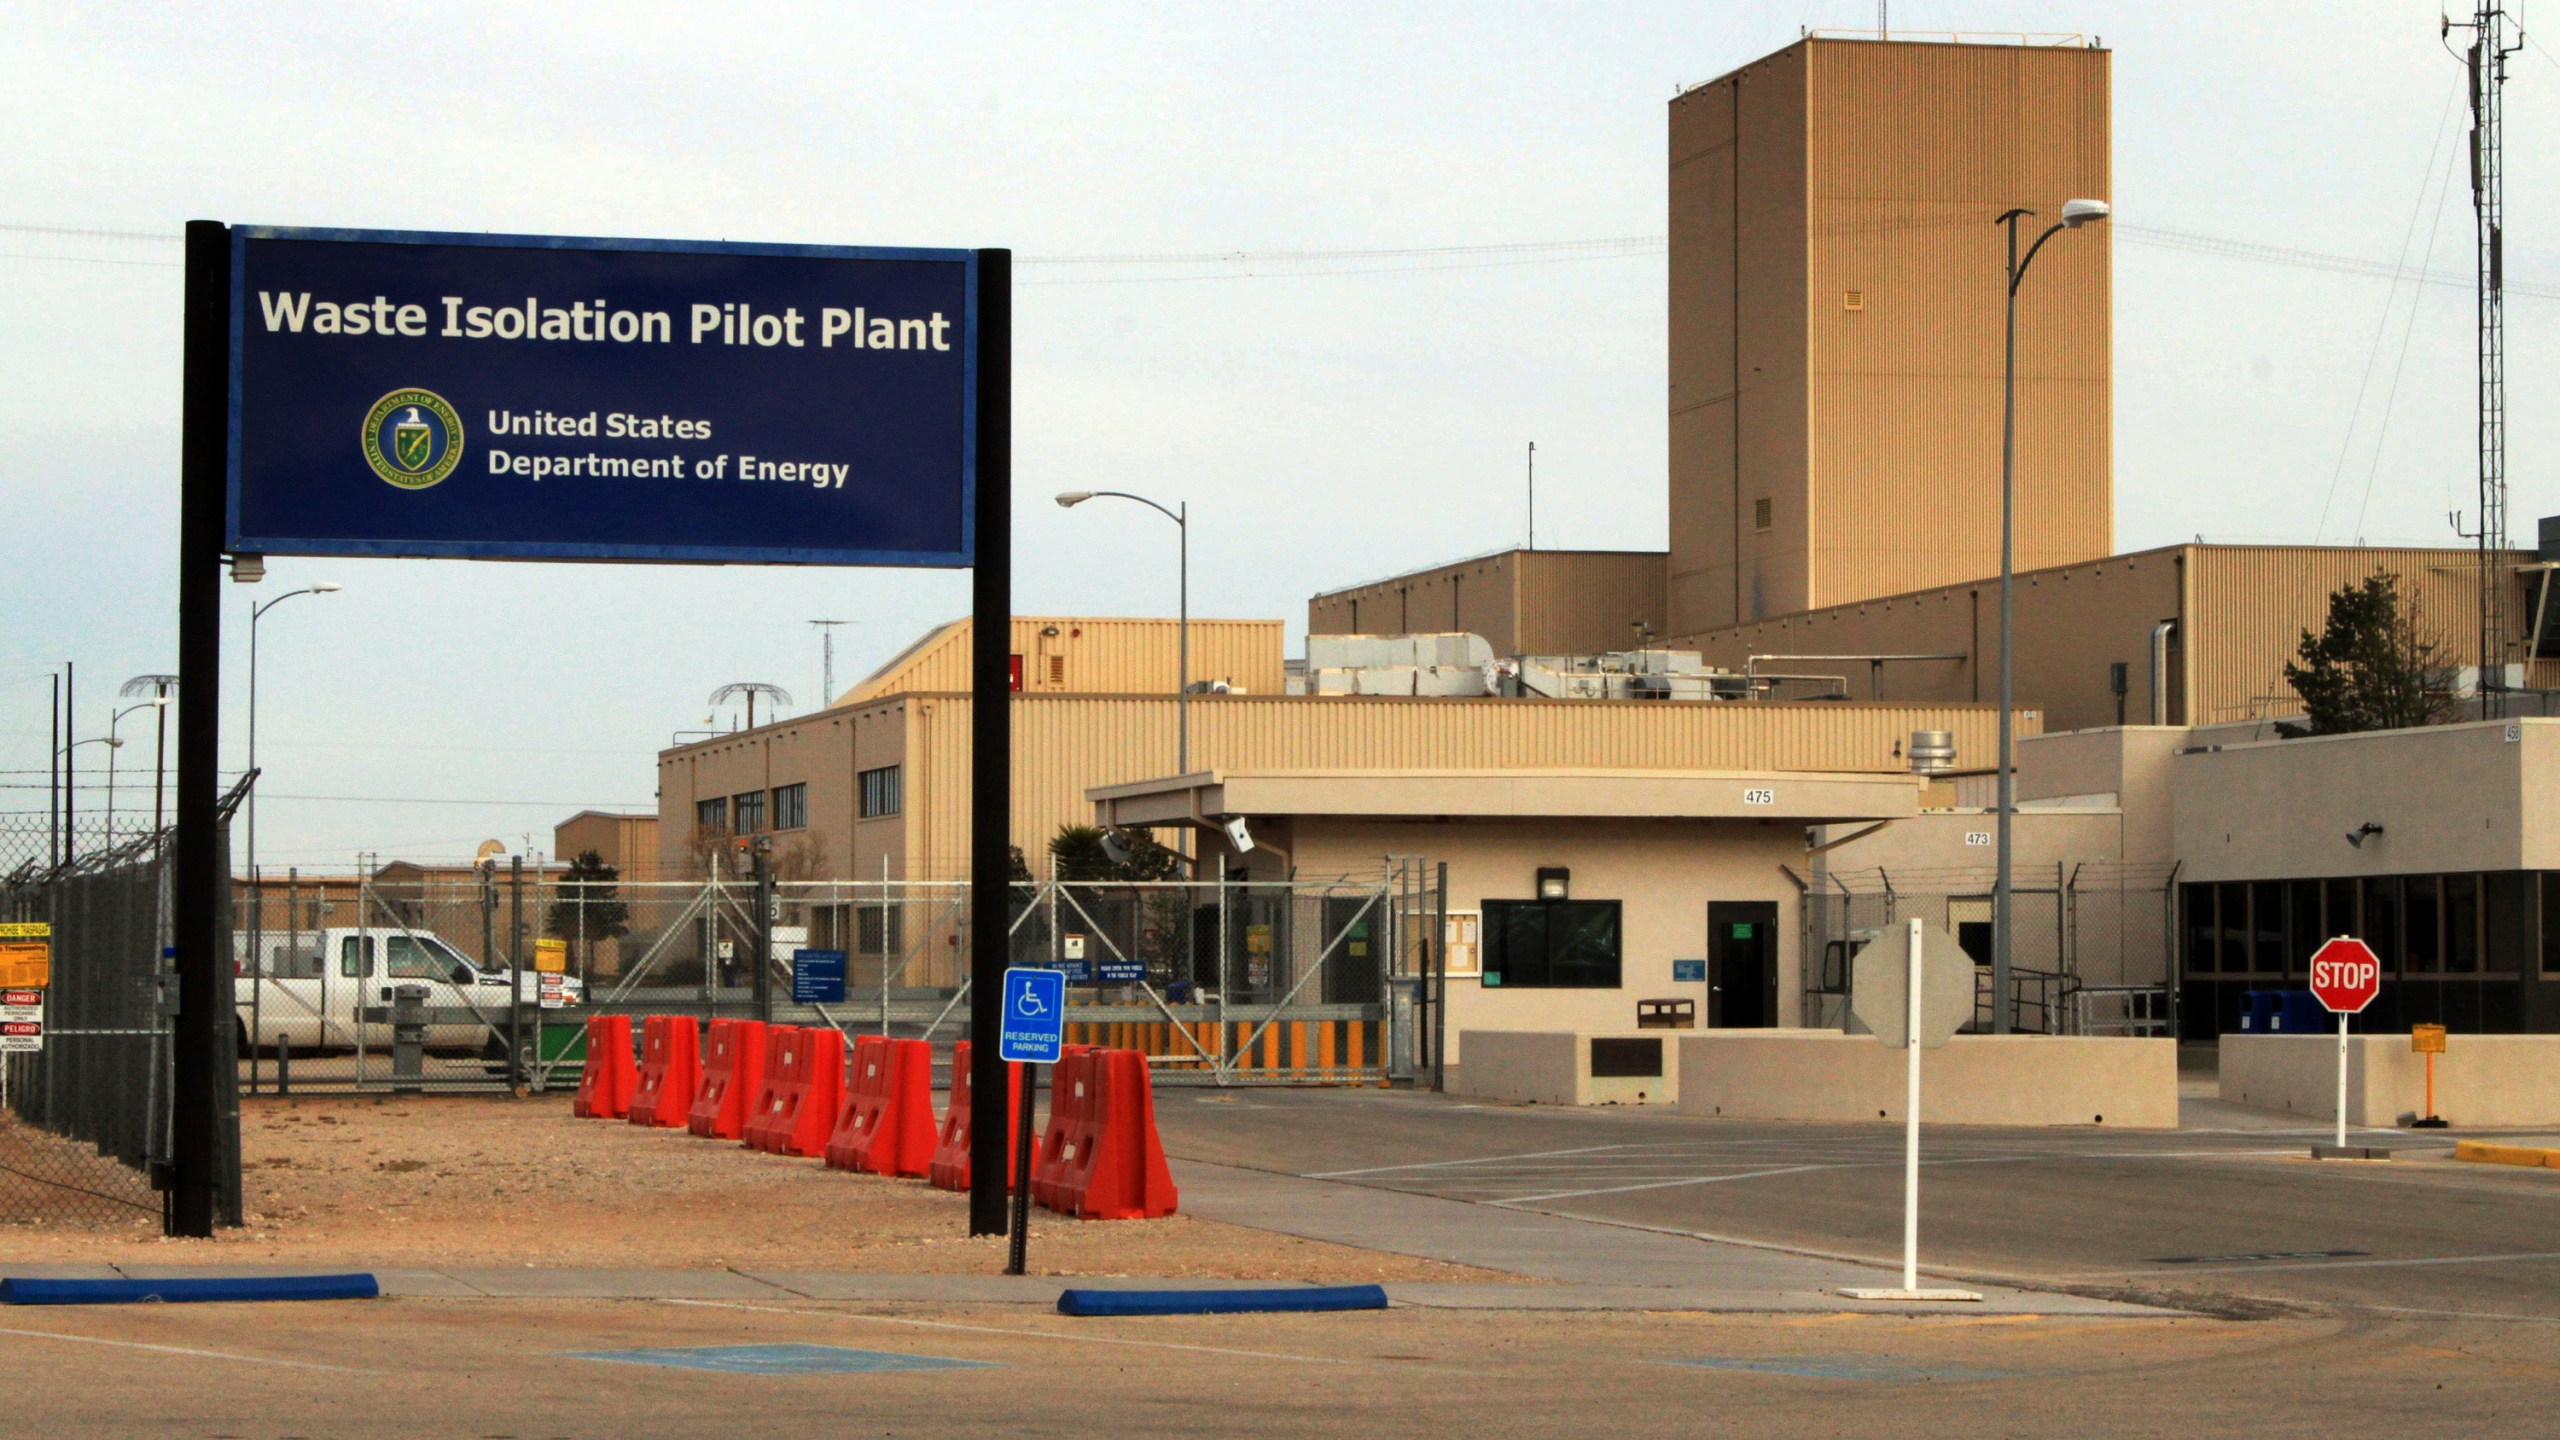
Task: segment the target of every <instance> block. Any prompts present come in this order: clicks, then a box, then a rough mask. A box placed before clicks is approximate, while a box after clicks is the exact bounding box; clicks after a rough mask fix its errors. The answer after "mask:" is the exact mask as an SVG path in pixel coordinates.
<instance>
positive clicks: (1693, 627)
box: [1666, 38, 2114, 635]
mask: <svg viewBox="0 0 2560 1440" xmlns="http://www.w3.org/2000/svg"><path fill="white" fill-rule="evenodd" d="M1670 121H1671V126H1670V129H1671V144H1670V169H1671V182H1670V202H1671V266H1670V362H1671V373H1670V568H1669V575H1668V578H1667V585H1666V604H1667V608H1668V611H1669V618H1668V624H1667V626H1666V629H1667V631H1668V633H1670V634H1673V635H1686V634H1693V633H1696V632H1699V631H1704V630H1709V629H1714V628H1717V627H1721V626H1727V625H1733V624H1741V623H1748V622H1751V621H1754V620H1759V619H1762V618H1764V617H1768V616H1774V615H1783V614H1788V613H1791V612H1795V611H1802V610H1812V609H1819V608H1822V607H1825V606H1832V605H1840V604H1846V603H1851V602H1854V601H1857V600H1861V599H1865V598H1868V597H1871V596H1881V595H1894V594H1901V593H1905V592H1909V591H1914V590H1922V589H1928V588H1930V587H1933V586H1939V585H1948V584H1954V583H1957V582H1960V581H1965V580H1970V579H1973V578H1976V577H1978V576H1982V575H1986V574H1993V573H1996V572H1997V571H1998V570H1999V568H2000V565H1999V559H2000V503H1999V502H2000V415H2001V390H2000V384H2001V367H2002V334H2003V327H2002V303H2003V281H2004V275H2005V271H2004V253H2005V252H2004V248H2003V240H2002V237H2001V234H2000V232H1999V230H1998V229H1997V228H1996V227H1995V226H1994V225H1993V223H1992V219H1993V217H1994V216H1996V215H1998V214H2000V213H2001V212H2002V211H2004V210H2007V209H2010V208H2011V207H2015V206H2024V207H2026V208H2028V209H2032V210H2035V211H2038V212H2039V221H2038V222H2037V225H2036V228H2034V229H2028V230H2026V231H2025V238H2028V239H2032V237H2033V236H2034V235H2035V234H2037V233H2039V232H2040V230H2041V226H2042V224H2048V223H2050V222H2051V219H2052V218H2054V217H2057V216H2058V215H2059V212H2060V209H2061V206H2062V202H2063V201H2065V200H2067V199H2071V198H2075V197H2081V196H2086V197H2090V198H2094V199H2106V198H2108V197H2109V195H2110V193H2111V183H2110V165H2109V138H2108V136H2109V130H2108V54H2107V52H2106V51H2103V50H2098V49H2094V48H2086V47H2083V46H2081V45H2079V44H2077V43H2073V44H2071V45H2068V46H2046V45H1960V44H1930V43H1909V42H1902V41H1895V42H1892V43H1881V42H1877V41H1872V40H1846V39H1827V38H1810V39H1806V40H1804V41H1802V42H1799V43H1798V44H1795V45H1791V46H1789V47H1787V48H1786V49H1784V50H1781V51H1779V52H1777V53H1776V54H1774V55H1770V56H1768V57H1766V58H1764V59H1761V60H1758V61H1755V62H1753V63H1752V64H1750V65H1746V66H1744V67H1743V68H1742V69H1740V70H1737V71H1735V72H1733V73H1732V74H1730V75H1727V76H1724V77H1723V78H1722V79H1719V80H1714V81H1711V82H1709V83H1707V84H1704V85H1700V86H1698V87H1696V88H1694V89H1691V90H1689V91H1686V92H1685V93H1683V94H1682V95H1680V96H1679V97H1678V98H1677V99H1675V100H1673V101H1672V102H1671V116H1670ZM2110 271H2111V257H2110V253H2109V241H2108V234H2107V230H2106V227H2104V226H2096V227H2091V228H2089V229H2086V230H2082V231H2078V232H2073V233H2070V234H2067V235H2065V236H2062V237H2058V238H2057V239H2056V241H2055V242H2054V243H2053V244H2052V245H2050V246H2048V247H2047V248H2046V250H2045V252H2044V253H2043V255H2041V256H2040V257H2038V259H2037V260H2036V263H2035V268H2034V270H2033V272H2032V273H2031V277H2030V279H2029V282H2028V283H2027V284H2026V285H2025V286H2023V287H2022V288H2021V290H2020V294H2019V317H2018V319H2019V323H2018V335H2019V340H2018V345H2019V349H2018V376H2019V381H2018V461H2017V474H2018V518H2019V526H2018V567H2019V568H2020V569H2022V570H2025V569H2033V568H2041V567H2046V566H2054V565H2066V564H2073V563H2077V562H2080V561H2084V560H2093V559H2096V558H2098V557H2100V556H2104V555H2106V554H2108V553H2109V552H2110V551H2111V550H2112V549H2113V548H2114V546H2113V535H2112V524H2111V515H2112V504H2113V495H2112V464H2111V457H2112V450H2113V442H2112V433H2111V422H2110V413H2111V406H2112V395H2111V390H2112V385H2111V380H2110V371H2109V346H2110V343H2111V341H2110V329H2111V326H2110V307H2109V286H2110Z"/></svg>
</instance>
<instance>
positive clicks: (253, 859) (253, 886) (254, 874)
mask: <svg viewBox="0 0 2560 1440" xmlns="http://www.w3.org/2000/svg"><path fill="white" fill-rule="evenodd" d="M338 588H339V586H338V582H337V581H335V580H322V581H318V582H316V583H314V584H310V585H306V586H304V587H303V588H301V589H299V590H287V591H286V592H284V593H283V594H281V595H279V596H277V597H276V598H274V599H273V600H269V601H267V602H266V603H265V604H263V605H252V606H250V607H249V774H250V776H251V779H250V781H249V893H250V895H251V896H253V897H255V899H256V900H257V901H260V902H263V901H264V900H265V899H266V892H265V890H263V889H262V888H260V887H259V884H258V782H257V779H256V776H257V773H258V620H259V618H260V617H262V616H264V615H265V614H266V613H267V612H268V611H270V610H273V609H274V608H276V607H277V606H279V605H281V604H283V603H284V602H286V601H287V600H290V599H292V598H293V597H294V596H296V595H326V594H329V593H331V592H332V591H335V590H336V589H338ZM262 908H263V907H262ZM251 928H252V930H255V929H257V928H259V927H258V926H257V924H256V922H255V920H254V919H253V920H252V921H251Z"/></svg>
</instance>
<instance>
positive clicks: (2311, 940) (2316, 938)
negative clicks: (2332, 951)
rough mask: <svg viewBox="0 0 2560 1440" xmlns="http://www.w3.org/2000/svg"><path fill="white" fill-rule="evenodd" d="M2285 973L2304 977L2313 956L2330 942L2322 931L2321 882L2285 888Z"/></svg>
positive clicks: (2310, 882) (2293, 883) (2295, 883)
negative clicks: (2324, 944) (2312, 954)
mask: <svg viewBox="0 0 2560 1440" xmlns="http://www.w3.org/2000/svg"><path fill="white" fill-rule="evenodd" d="M2285 899H2286V910H2285V947H2284V973H2285V974H2287V975H2300V974H2303V973H2304V972H2305V967H2306V966H2308V965H2309V964H2310V963H2311V952H2312V951H2314V950H2317V949H2319V948H2320V942H2321V941H2323V940H2326V939H2328V938H2329V937H2328V934H2327V932H2325V931H2323V930H2322V929H2321V928H2320V882H2319V881H2317V880H2296V881H2293V882H2292V883H2291V884H2289V885H2287V886H2286V887H2285Z"/></svg>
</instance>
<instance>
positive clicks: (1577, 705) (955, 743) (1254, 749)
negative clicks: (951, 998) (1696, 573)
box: [903, 695, 2038, 878]
mask: <svg viewBox="0 0 2560 1440" xmlns="http://www.w3.org/2000/svg"><path fill="white" fill-rule="evenodd" d="M903 703H906V704H907V705H908V706H909V707H910V709H909V723H908V729H907V734H908V747H909V749H908V755H909V759H908V767H907V776H908V778H907V809H908V816H907V822H908V844H909V846H910V849H909V852H908V853H909V857H910V861H911V866H910V868H911V871H912V873H913V875H914V876H915V877H916V878H932V877H950V876H956V875H958V874H960V873H962V872H963V871H964V870H965V869H966V867H967V850H968V823H969V792H968V775H969V754H970V748H969V709H970V702H969V699H968V697H966V696H963V695H932V696H913V697H909V698H908V700H907V701H905V702H903ZM1919 729H1944V730H1953V731H1955V732H1956V748H1957V755H1958V763H1959V764H1965V763H1969V762H1971V761H1974V760H1977V759H1981V758H1985V757H1988V756H1990V755H1991V754H1992V753H1993V752H1994V750H1995V749H1996V747H1997V743H1998V742H1997V735H1998V729H1999V725H1998V721H1997V719H1996V717H1995V716H1994V714H1993V712H1991V711H1990V710H1988V709H1983V708H1978V707H1954V706H1906V705H1863V704H1821V705H1743V704H1672V703H1667V702H1646V701H1624V702H1608V701H1554V702H1542V701H1531V700H1480V701H1479V700H1402V699H1388V698H1348V697H1346V698H1341V699H1325V700H1308V699H1272V698H1265V697H1223V696H1222V697H1202V698H1195V700H1194V701H1193V704H1192V709H1191V765H1192V768H1193V769H1195V770H1200V769H1210V768H1215V767H1220V766H1225V767H1231V768H1249V767H1250V768H1276V769H1289V768H1335V767H1339V768H1359V769H1396V768H1404V767H1411V768H1417V769H1465V768H1476V767H1503V766H1596V767H1604V768H1626V769H1703V770H1816V771H1826V770H1827V771H1853V772H1862V773H1898V772H1900V771H1902V770H1903V769H1905V768H1906V765H1905V762H1904V760H1903V759H1902V758H1901V756H1900V755H1899V753H1898V750H1899V747H1900V746H1901V745H1902V744H1903V743H1904V742H1906V741H1908V740H1909V738H1910V735H1911V732H1912V731H1913V730H1919ZM2037 729H2038V727H2037V725H2036V724H2035V723H2034V722H2033V721H2032V720H2027V721H2024V722H2022V725H2021V732H2022V733H2025V734H2034V733H2036V732H2037ZM1173 748H1174V703H1173V701H1172V699H1171V698H1170V697H1156V696H1037V697H1035V696H1025V697H1023V698H1022V699H1020V700H1018V701H1017V702H1016V703H1015V709H1014V779H1013V803H1014V822H1013V829H1014V835H1015V841H1016V843H1017V844H1020V845H1021V846H1022V847H1023V852H1024V854H1025V855H1026V856H1028V857H1030V859H1031V861H1032V864H1033V868H1034V870H1035V871H1043V870H1045V868H1046V867H1045V847H1046V844H1047V841H1048V837H1049V836H1050V835H1052V834H1054V833H1055V832H1056V831H1057V828H1058V827H1059V826H1060V825H1062V824H1070V823H1072V824H1079V825H1081V824H1090V823H1092V818H1093V806H1092V803H1091V802H1090V801H1088V800H1087V799H1086V798H1085V791H1086V790H1088V789H1090V788H1092V787H1094V786H1097V785H1111V784H1118V783H1122V782H1125V781H1131V780H1142V779H1147V778H1150V777H1152V776H1158V775H1164V774H1169V773H1171V772H1172V770H1173Z"/></svg>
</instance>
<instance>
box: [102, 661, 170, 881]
mask: <svg viewBox="0 0 2560 1440" xmlns="http://www.w3.org/2000/svg"><path fill="white" fill-rule="evenodd" d="M168 703H169V697H168V696H166V695H162V696H158V697H156V698H154V699H150V700H145V701H143V702H142V703H141V704H139V705H127V706H126V707H124V708H123V709H121V710H118V711H116V712H115V713H113V714H111V715H109V716H108V717H107V848H108V849H110V850H113V849H114V848H116V752H117V751H119V750H121V749H123V748H124V742H123V741H122V740H119V739H117V738H116V723H117V722H118V721H120V720H122V719H124V717H126V716H127V715H130V714H132V713H133V712H134V711H136V710H157V709H159V708H160V707H161V706H163V705H166V704H168Z"/></svg>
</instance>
